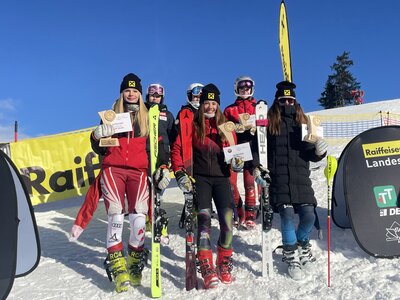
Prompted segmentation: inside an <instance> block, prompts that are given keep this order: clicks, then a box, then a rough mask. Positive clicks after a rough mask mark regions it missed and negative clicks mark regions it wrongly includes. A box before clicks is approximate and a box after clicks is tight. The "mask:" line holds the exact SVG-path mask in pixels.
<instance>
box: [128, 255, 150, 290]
mask: <svg viewBox="0 0 400 300" xmlns="http://www.w3.org/2000/svg"><path fill="white" fill-rule="evenodd" d="M147 255H148V253H147V250H146V249H144V248H142V249H140V250H139V249H135V250H134V249H129V250H128V271H129V278H130V282H131V286H138V285H140V284H141V281H142V271H143V268H144V266H145V264H146V263H147Z"/></svg>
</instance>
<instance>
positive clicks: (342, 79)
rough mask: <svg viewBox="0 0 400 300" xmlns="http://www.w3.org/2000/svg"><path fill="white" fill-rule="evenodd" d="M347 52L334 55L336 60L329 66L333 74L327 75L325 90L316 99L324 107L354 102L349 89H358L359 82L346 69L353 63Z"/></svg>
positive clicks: (346, 104)
mask: <svg viewBox="0 0 400 300" xmlns="http://www.w3.org/2000/svg"><path fill="white" fill-rule="evenodd" d="M349 54H350V52H346V51H345V52H343V54H342V55H340V56H337V57H336V62H335V63H334V64H333V65H332V66H331V70H333V74H332V75H329V76H328V80H327V81H326V84H325V90H324V92H322V93H321V98H319V99H318V102H319V103H320V105H321V106H322V107H323V108H325V109H326V108H334V107H340V106H348V105H353V104H355V103H354V98H353V96H352V94H351V91H352V90H359V89H360V83H359V82H357V81H356V79H355V78H354V76H353V74H351V73H350V71H349V70H348V69H349V67H350V66H352V65H353V60H351V59H350V58H349Z"/></svg>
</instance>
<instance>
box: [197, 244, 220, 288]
mask: <svg viewBox="0 0 400 300" xmlns="http://www.w3.org/2000/svg"><path fill="white" fill-rule="evenodd" d="M197 258H198V260H199V266H200V272H201V276H202V277H203V280H204V288H205V289H210V288H216V287H217V286H218V276H217V274H216V272H215V269H214V265H213V258H212V251H211V250H200V251H199V252H198V253H197Z"/></svg>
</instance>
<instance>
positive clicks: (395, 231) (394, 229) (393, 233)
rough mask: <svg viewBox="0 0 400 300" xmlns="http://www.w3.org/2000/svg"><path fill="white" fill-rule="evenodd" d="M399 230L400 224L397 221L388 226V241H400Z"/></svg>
mask: <svg viewBox="0 0 400 300" xmlns="http://www.w3.org/2000/svg"><path fill="white" fill-rule="evenodd" d="M399 232H400V224H399V223H397V222H396V221H395V222H393V224H392V226H390V228H386V241H387V242H398V243H400V236H399Z"/></svg>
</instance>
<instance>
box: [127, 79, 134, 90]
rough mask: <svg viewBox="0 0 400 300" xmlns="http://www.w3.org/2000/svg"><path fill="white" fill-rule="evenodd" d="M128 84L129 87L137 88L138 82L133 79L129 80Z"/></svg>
mask: <svg viewBox="0 0 400 300" xmlns="http://www.w3.org/2000/svg"><path fill="white" fill-rule="evenodd" d="M128 86H129V87H132V88H135V87H136V82H135V81H133V80H130V81H129V82H128Z"/></svg>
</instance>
